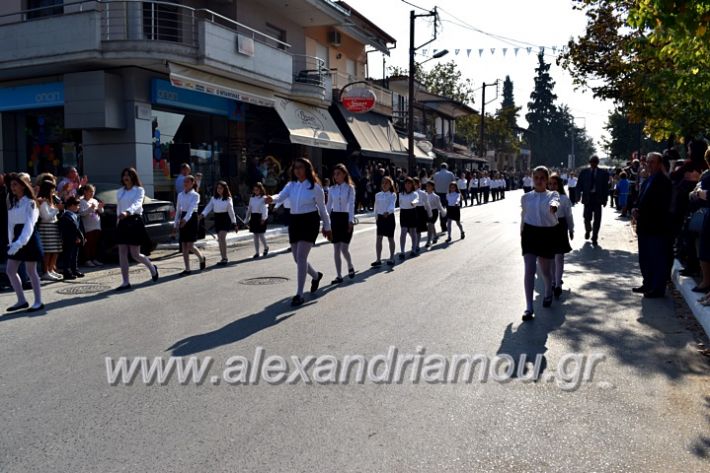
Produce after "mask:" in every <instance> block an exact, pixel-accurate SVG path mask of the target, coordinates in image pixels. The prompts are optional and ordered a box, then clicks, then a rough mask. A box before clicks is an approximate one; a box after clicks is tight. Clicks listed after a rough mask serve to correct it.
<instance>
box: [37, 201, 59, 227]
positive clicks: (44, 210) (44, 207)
mask: <svg viewBox="0 0 710 473" xmlns="http://www.w3.org/2000/svg"><path fill="white" fill-rule="evenodd" d="M50 198H51V197H50ZM58 214H59V209H58V208H56V207H52V206H51V205H49V202H47V201H44V202H42V203H41V204H40V205H39V221H40V222H42V223H55V222H56V221H57V215H58Z"/></svg>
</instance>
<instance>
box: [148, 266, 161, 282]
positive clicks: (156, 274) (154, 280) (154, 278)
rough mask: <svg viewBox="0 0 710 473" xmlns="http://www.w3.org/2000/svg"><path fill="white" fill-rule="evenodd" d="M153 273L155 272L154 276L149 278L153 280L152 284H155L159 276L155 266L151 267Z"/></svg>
mask: <svg viewBox="0 0 710 473" xmlns="http://www.w3.org/2000/svg"><path fill="white" fill-rule="evenodd" d="M153 271H155V274H153V275H151V276H150V278H151V279H152V280H153V282H156V281H157V280H158V277H159V276H160V275H159V274H158V267H157V266H156V265H153Z"/></svg>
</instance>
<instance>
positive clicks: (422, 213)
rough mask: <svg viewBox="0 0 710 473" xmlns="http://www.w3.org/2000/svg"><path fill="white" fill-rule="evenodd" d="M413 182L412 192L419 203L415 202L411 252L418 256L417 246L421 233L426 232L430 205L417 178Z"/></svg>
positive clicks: (420, 239)
mask: <svg viewBox="0 0 710 473" xmlns="http://www.w3.org/2000/svg"><path fill="white" fill-rule="evenodd" d="M413 180H414V190H415V191H416V192H417V194H418V195H419V202H417V231H416V233H415V235H416V240H415V243H414V250H413V251H414V252H415V253H416V254H419V252H420V251H421V248H419V244H420V243H421V241H422V233H423V232H426V231H427V230H428V224H427V222H428V221H429V219H430V218H431V205H430V204H429V199H427V195H426V192H424V189H422V188H421V184H420V182H419V178H418V177H415V178H414V179H413Z"/></svg>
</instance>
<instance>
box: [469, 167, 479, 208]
mask: <svg viewBox="0 0 710 473" xmlns="http://www.w3.org/2000/svg"><path fill="white" fill-rule="evenodd" d="M468 193H469V195H470V196H471V205H473V199H474V198H475V199H476V205H478V204H480V203H481V198H480V196H479V195H478V173H476V172H475V173H473V174H471V180H470V181H468Z"/></svg>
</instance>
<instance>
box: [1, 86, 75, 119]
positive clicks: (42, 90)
mask: <svg viewBox="0 0 710 473" xmlns="http://www.w3.org/2000/svg"><path fill="white" fill-rule="evenodd" d="M63 105H64V83H63V82H50V83H47V84H31V85H20V86H17V87H3V88H0V112H6V111H10V110H27V109H33V108H46V107H61V106H63Z"/></svg>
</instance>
